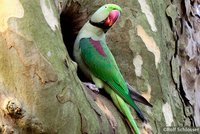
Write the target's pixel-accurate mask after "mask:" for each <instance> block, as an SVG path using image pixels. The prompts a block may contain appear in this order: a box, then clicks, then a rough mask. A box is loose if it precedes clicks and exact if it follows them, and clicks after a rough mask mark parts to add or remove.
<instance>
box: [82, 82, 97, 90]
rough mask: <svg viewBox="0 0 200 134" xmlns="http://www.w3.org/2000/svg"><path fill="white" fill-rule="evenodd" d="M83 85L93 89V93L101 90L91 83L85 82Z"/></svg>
mask: <svg viewBox="0 0 200 134" xmlns="http://www.w3.org/2000/svg"><path fill="white" fill-rule="evenodd" d="M83 84H84V85H85V86H86V87H88V88H89V89H91V90H92V91H95V92H99V89H98V88H97V87H96V85H94V84H92V83H89V82H83Z"/></svg>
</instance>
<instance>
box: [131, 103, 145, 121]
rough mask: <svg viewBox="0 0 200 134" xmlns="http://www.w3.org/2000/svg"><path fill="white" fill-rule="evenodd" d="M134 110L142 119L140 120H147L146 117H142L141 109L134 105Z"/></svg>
mask: <svg viewBox="0 0 200 134" xmlns="http://www.w3.org/2000/svg"><path fill="white" fill-rule="evenodd" d="M134 110H135V112H136V113H137V115H138V117H139V118H140V119H141V120H142V122H147V120H146V118H145V117H144V115H143V113H142V111H141V110H140V109H139V108H138V107H137V105H136V107H134Z"/></svg>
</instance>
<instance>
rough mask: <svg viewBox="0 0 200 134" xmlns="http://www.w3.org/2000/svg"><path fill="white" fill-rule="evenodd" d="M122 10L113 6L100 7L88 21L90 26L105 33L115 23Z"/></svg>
mask: <svg viewBox="0 0 200 134" xmlns="http://www.w3.org/2000/svg"><path fill="white" fill-rule="evenodd" d="M121 11H122V9H121V8H120V7H119V6H118V5H115V4H106V5H103V6H102V7H100V8H99V9H98V10H97V11H96V12H95V13H94V14H93V15H92V17H91V19H90V20H89V22H90V24H91V25H93V26H96V27H98V28H101V29H102V30H103V31H104V32H107V31H108V29H109V28H110V27H112V25H113V24H114V23H115V22H116V21H117V19H118V18H119V16H120V13H121Z"/></svg>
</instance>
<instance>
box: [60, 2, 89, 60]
mask: <svg viewBox="0 0 200 134" xmlns="http://www.w3.org/2000/svg"><path fill="white" fill-rule="evenodd" d="M88 17H89V14H88V11H87V9H84V10H83V9H82V8H81V5H80V4H79V3H78V2H77V1H76V2H74V1H73V0H69V1H68V2H67V3H66V6H65V7H64V8H63V10H62V12H61V15H60V24H61V31H62V36H63V41H64V43H65V46H66V48H67V50H68V53H69V56H70V57H71V58H72V59H74V57H73V48H74V42H75V39H76V36H77V35H78V32H79V31H80V29H81V28H82V27H83V25H84V24H85V23H86V21H87V20H88Z"/></svg>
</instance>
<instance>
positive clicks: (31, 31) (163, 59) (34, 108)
mask: <svg viewBox="0 0 200 134" xmlns="http://www.w3.org/2000/svg"><path fill="white" fill-rule="evenodd" d="M77 1H78V3H79V4H80V8H81V9H88V10H87V12H88V14H89V15H90V14H92V13H93V12H94V11H95V10H96V9H97V8H98V7H99V6H101V5H102V4H105V2H102V1H100V0H96V1H94V2H93V1H91V0H84V1H82V0H77ZM68 2H69V1H67V0H62V1H57V0H55V1H51V0H38V1H27V0H20V1H19V0H1V1H0V63H1V64H0V132H1V133H5V134H7V133H16V134H18V133H20V134H23V133H34V134H35V133H48V134H51V133H52V134H54V133H59V134H65V133H69V134H79V133H88V134H99V133H103V134H110V133H117V134H126V133H132V130H131V129H130V127H129V126H128V124H127V122H126V120H125V119H124V117H123V116H122V115H121V113H120V112H118V110H117V109H116V107H115V106H114V105H113V104H112V102H111V100H110V99H109V97H104V96H103V95H101V94H96V93H93V92H91V91H90V90H88V89H86V88H85V87H84V86H82V84H81V81H80V80H79V78H78V77H77V73H76V70H77V65H76V63H75V62H73V61H72V60H71V59H70V57H69V55H68V53H69V54H70V53H72V52H70V51H68V53H67V50H66V48H65V45H64V43H63V39H62V34H61V28H60V22H59V15H60V13H61V11H62V9H63V8H62V7H64V6H65V5H66V3H67V4H69V3H68ZM106 3H116V4H118V5H120V6H121V7H122V9H123V12H122V15H121V18H120V19H119V22H117V23H116V24H115V26H113V28H112V29H111V30H110V31H108V36H107V42H108V44H109V47H110V49H111V51H112V53H113V55H114V57H115V58H116V61H117V63H118V65H119V67H120V69H121V72H122V74H123V76H124V77H125V79H126V80H127V81H128V83H129V84H130V85H132V86H133V87H135V88H136V89H137V90H138V92H140V93H141V94H142V95H143V96H144V97H145V98H146V99H147V100H149V101H150V102H151V104H153V106H154V107H153V108H149V107H147V106H144V105H139V107H140V108H141V109H142V111H143V112H144V115H145V116H146V117H147V118H148V121H149V124H148V126H147V125H146V126H143V125H142V123H141V122H140V120H139V119H138V118H137V117H136V116H134V117H135V118H136V121H137V122H138V125H139V128H140V129H141V132H142V133H144V134H145V133H159V134H160V133H162V132H163V127H166V126H195V125H196V126H200V123H199V122H200V117H199V107H200V104H199V103H198V96H199V85H198V80H199V77H198V75H199V65H198V63H199V62H198V44H199V41H198V40H197V39H198V38H197V37H198V36H199V33H198V32H199V28H198V27H199V26H198V23H199V22H198V19H199V18H198V13H196V12H195V11H197V9H198V2H197V1H192V0H191V2H190V1H189V0H185V1H180V0H179V1H173V0H171V1H170V0H168V1H167V0H165V1H164V0H149V1H145V0H127V1H120V0H117V1H113V0H108V1H107V2H106ZM192 13H193V14H192ZM196 14H197V15H196ZM194 48H195V49H194ZM193 109H194V111H193ZM133 114H135V113H134V111H133Z"/></svg>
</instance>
